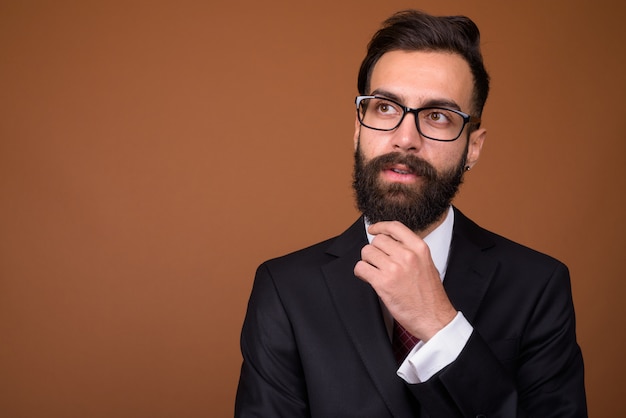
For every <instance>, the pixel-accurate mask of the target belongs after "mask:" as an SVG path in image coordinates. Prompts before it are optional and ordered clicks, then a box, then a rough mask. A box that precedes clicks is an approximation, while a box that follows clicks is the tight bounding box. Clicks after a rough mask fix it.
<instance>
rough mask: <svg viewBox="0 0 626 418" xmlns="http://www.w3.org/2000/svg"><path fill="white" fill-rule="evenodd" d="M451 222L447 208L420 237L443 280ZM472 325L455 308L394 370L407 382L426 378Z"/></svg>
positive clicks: (451, 356) (452, 356)
mask: <svg viewBox="0 0 626 418" xmlns="http://www.w3.org/2000/svg"><path fill="white" fill-rule="evenodd" d="M453 225H454V210H453V209H452V207H450V208H449V209H448V213H447V214H446V219H444V221H443V222H442V224H441V225H439V226H438V227H437V228H436V229H435V230H433V231H432V232H431V233H430V234H428V235H427V236H426V237H425V238H424V242H425V243H426V244H427V245H428V248H429V249H430V254H431V257H432V259H433V263H434V264H435V267H436V268H437V271H439V277H440V278H441V281H443V279H444V276H445V274H446V268H447V267H448V256H449V254H450V243H451V242H452V227H453ZM368 226H369V223H368V222H367V220H366V222H365V232H366V233H367V240H368V241H369V243H370V244H371V242H372V240H373V239H374V236H373V235H371V234H370V233H369V232H367V227H368ZM381 306H382V307H383V315H384V316H385V324H386V325H387V332H388V334H389V337H390V338H391V333H392V331H391V330H392V329H393V318H392V317H391V314H389V311H388V310H387V309H386V308H385V306H384V305H383V304H382V302H381ZM473 330H474V329H473V328H472V326H471V325H470V324H469V322H467V320H466V319H465V317H464V316H463V314H462V313H461V312H457V314H456V316H455V317H454V319H453V320H452V321H451V322H450V323H449V324H448V325H446V326H445V327H444V328H443V329H441V330H440V331H439V332H438V333H437V334H435V335H434V336H433V337H432V338H431V339H430V340H428V342H427V343H424V342H423V341H420V342H419V343H418V344H417V345H416V346H415V347H414V348H413V349H412V350H411V352H409V354H408V355H407V357H406V358H405V359H404V362H403V363H402V364H401V365H400V368H399V369H398V371H397V373H398V376H400V377H401V378H402V379H404V380H405V381H406V382H407V383H412V384H415V383H421V382H425V381H426V380H428V379H430V378H431V377H432V376H433V375H434V374H436V373H437V372H438V371H440V370H441V369H443V368H444V367H446V366H447V365H448V364H450V363H452V362H453V361H454V360H456V358H457V357H458V356H459V354H460V353H461V351H462V350H463V347H465V344H467V341H468V340H469V337H470V335H471V334H472V332H473Z"/></svg>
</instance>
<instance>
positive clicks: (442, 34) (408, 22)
mask: <svg viewBox="0 0 626 418" xmlns="http://www.w3.org/2000/svg"><path fill="white" fill-rule="evenodd" d="M390 51H445V52H452V53H456V54H459V55H461V56H462V57H463V58H464V59H465V61H467V63H468V64H469V67H470V70H471V72H472V75H473V78H474V91H473V95H472V96H473V97H472V106H473V109H472V112H473V113H474V116H477V117H480V115H481V114H482V111H483V107H484V105H485V102H486V101H487V95H488V94H489V74H487V70H485V66H484V65H483V57H482V54H481V52H480V32H479V30H478V27H477V26H476V24H475V23H474V22H473V21H472V20H471V19H469V18H468V17H465V16H432V15H429V14H426V13H423V12H420V11H417V10H405V11H401V12H398V13H396V14H394V15H392V16H391V17H390V18H389V19H387V20H385V21H384V22H383V25H382V27H381V28H380V29H379V30H378V32H376V34H375V35H374V37H373V38H372V40H371V41H370V43H369V45H368V46H367V55H366V56H365V58H364V59H363V62H362V63H361V68H360V70H359V77H358V81H357V87H358V90H359V93H360V94H362V95H366V94H369V90H370V77H371V75H372V70H373V68H374V66H375V65H376V63H377V62H378V60H379V59H380V57H382V56H383V55H384V54H385V53H387V52H390Z"/></svg>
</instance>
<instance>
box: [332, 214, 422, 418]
mask: <svg viewBox="0 0 626 418" xmlns="http://www.w3.org/2000/svg"><path fill="white" fill-rule="evenodd" d="M366 243H367V238H366V236H365V228H364V225H363V221H362V219H360V220H359V221H357V222H356V223H355V224H354V225H352V227H351V228H350V229H348V230H347V231H346V232H345V233H344V234H342V235H341V236H339V237H338V238H337V240H336V241H335V242H334V243H333V245H332V246H331V247H330V248H329V250H328V252H329V253H330V254H333V255H335V256H336V257H337V258H336V259H335V260H333V261H332V262H330V263H328V264H327V265H325V266H323V267H322V271H323V274H324V276H325V279H326V283H327V286H328V289H329V292H330V295H331V298H332V300H333V303H334V305H335V309H336V310H337V313H338V316H339V319H340V320H341V322H342V323H343V325H344V327H345V330H346V333H347V335H348V336H349V337H350V339H351V341H352V343H353V345H354V348H355V350H356V352H357V353H358V355H359V357H360V359H361V361H362V362H363V365H364V367H365V369H366V370H367V373H368V374H369V376H370V378H371V380H372V383H373V385H374V386H375V387H376V389H377V391H378V392H379V393H380V395H381V396H382V398H383V399H384V402H385V403H386V405H387V408H388V409H389V411H390V412H391V413H392V415H393V416H398V417H401V416H409V413H408V411H410V410H411V404H410V403H409V400H408V398H407V396H406V387H405V386H404V383H403V382H402V380H401V379H400V378H399V377H398V376H397V375H396V369H397V365H396V363H395V360H394V358H393V354H392V351H391V344H390V342H389V337H388V335H387V331H386V329H385V324H384V321H383V318H382V313H381V310H380V303H379V300H378V296H377V295H376V293H375V292H374V290H373V289H372V288H371V286H370V285H369V284H367V283H365V282H363V281H362V280H360V279H359V278H357V277H356V276H355V275H354V266H355V264H356V262H357V261H358V260H360V258H361V248H362V247H363V246H364V245H365V244H366Z"/></svg>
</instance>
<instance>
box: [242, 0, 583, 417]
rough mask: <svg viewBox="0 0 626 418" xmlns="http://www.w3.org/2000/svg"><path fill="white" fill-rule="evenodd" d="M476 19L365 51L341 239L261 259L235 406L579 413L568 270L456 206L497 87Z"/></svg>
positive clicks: (248, 409)
mask: <svg viewBox="0 0 626 418" xmlns="http://www.w3.org/2000/svg"><path fill="white" fill-rule="evenodd" d="M479 39H480V38H479V31H478V28H477V27H476V25H475V24H474V23H473V22H472V21H471V20H470V19H468V18H466V17H462V16H449V17H434V16H430V15H427V14H424V13H421V12H417V11H405V12H400V13H397V14H395V15H394V16H392V17H391V18H389V19H388V20H387V21H386V22H385V23H384V25H383V27H382V28H381V29H380V30H379V31H378V32H377V33H376V34H375V36H374V37H373V39H372V41H371V42H370V44H369V47H368V53H367V55H366V57H365V59H364V60H363V63H362V65H361V69H360V72H359V78H358V88H359V96H358V97H357V98H356V119H355V133H354V145H355V167H354V182H353V186H354V190H355V195H356V201H357V206H358V208H359V210H360V211H361V212H362V214H363V216H362V217H361V218H360V219H359V220H357V222H355V223H354V224H353V225H352V226H351V227H350V228H349V229H348V230H346V231H345V232H344V233H343V234H341V235H339V236H337V237H335V238H332V239H330V240H327V241H325V242H322V243H319V244H316V245H314V246H312V247H309V248H306V249H303V250H300V251H297V252H294V253H292V254H289V255H286V256H283V257H280V258H277V259H274V260H270V261H267V262H266V263H264V264H262V265H261V266H260V267H259V269H258V270H257V274H256V277H255V282H254V286H253V289H252V294H251V296H250V301H249V304H248V311H247V314H246V319H245V322H244V325H243V330H242V336H241V350H242V354H243V365H242V369H241V376H240V381H239V387H238V391H237V399H236V404H235V416H237V417H289V418H294V417H342V418H343V417H359V418H363V417H375V418H381V417H433V418H441V417H446V418H447V417H481V416H483V417H487V416H497V417H541V418H547V417H568V418H571V417H585V416H587V411H586V400H585V389H584V378H583V361H582V355H581V351H580V348H579V346H578V344H577V342H576V332H575V320H574V308H573V303H572V296H571V290H570V281H569V273H568V270H567V268H566V266H565V265H563V264H562V263H560V262H559V261H557V260H555V259H553V258H551V257H549V256H547V255H543V254H540V253H538V252H536V251H533V250H531V249H528V248H526V247H523V246H521V245H519V244H516V243H513V242H511V241H509V240H507V239H505V238H503V237H500V236H498V235H495V234H493V233H491V232H488V231H486V230H484V229H482V228H480V227H479V226H478V225H476V224H475V223H473V222H472V221H471V220H469V219H468V218H466V217H465V216H464V215H463V214H462V213H461V212H460V211H458V210H457V209H456V208H454V207H453V206H452V199H453V198H454V195H455V194H456V192H457V190H458V187H459V185H460V184H461V182H462V180H463V175H464V173H466V172H467V171H468V170H470V169H471V168H472V167H473V166H474V165H475V164H476V163H477V161H478V158H479V156H480V153H481V149H482V145H483V142H484V141H485V137H486V130H485V129H484V128H482V127H481V120H480V118H481V113H482V109H483V106H484V103H485V101H486V99H487V94H488V91H489V77H488V75H487V72H486V71H485V68H484V65H483V61H482V56H481V52H480V47H479Z"/></svg>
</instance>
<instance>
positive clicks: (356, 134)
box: [353, 116, 361, 151]
mask: <svg viewBox="0 0 626 418" xmlns="http://www.w3.org/2000/svg"><path fill="white" fill-rule="evenodd" d="M360 136H361V123H360V122H359V118H358V117H357V116H355V117H354V138H353V140H354V150H355V151H356V149H357V147H358V146H359V137H360Z"/></svg>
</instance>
